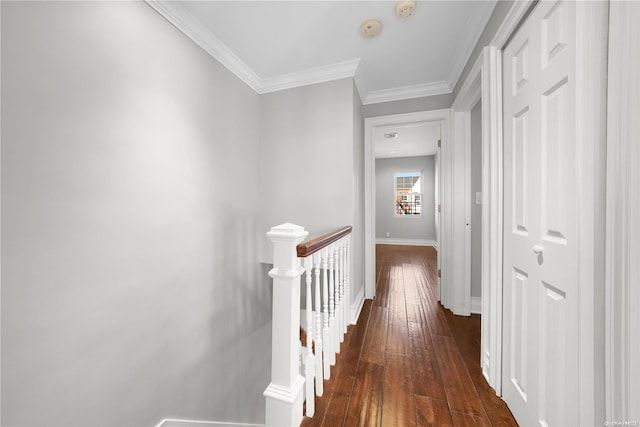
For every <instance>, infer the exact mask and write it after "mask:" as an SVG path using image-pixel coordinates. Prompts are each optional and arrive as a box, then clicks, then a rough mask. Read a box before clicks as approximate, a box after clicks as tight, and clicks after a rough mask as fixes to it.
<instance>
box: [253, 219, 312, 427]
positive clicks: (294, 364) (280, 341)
mask: <svg viewBox="0 0 640 427" xmlns="http://www.w3.org/2000/svg"><path fill="white" fill-rule="evenodd" d="M308 234H309V233H308V232H306V231H305V230H304V228H303V227H300V226H298V225H294V224H282V225H278V226H276V227H273V228H272V229H271V231H269V232H268V233H267V237H268V238H269V240H271V242H272V243H273V269H272V270H271V271H270V272H269V276H271V277H272V278H273V324H272V349H271V383H270V384H269V386H268V387H267V388H266V390H265V391H264V393H263V394H264V396H265V398H266V418H265V425H266V427H290V426H291V427H293V426H299V425H300V422H301V421H302V399H303V393H302V391H303V389H302V387H303V385H304V378H303V377H302V376H301V375H300V374H299V369H298V355H299V349H300V342H299V336H300V334H299V327H300V276H301V275H302V272H303V271H304V268H303V267H302V266H301V265H300V260H299V259H298V257H297V254H296V246H297V245H298V243H301V242H302V241H303V240H304V239H305V238H306V237H307V235H308ZM311 398H313V396H311Z"/></svg>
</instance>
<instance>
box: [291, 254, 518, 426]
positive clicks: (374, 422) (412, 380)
mask: <svg viewBox="0 0 640 427" xmlns="http://www.w3.org/2000/svg"><path fill="white" fill-rule="evenodd" d="M436 256H437V254H436V251H435V250H434V249H433V248H431V247H420V246H396V245H377V247H376V260H377V263H376V269H377V271H376V277H377V290H376V294H377V296H376V299H375V300H373V301H371V300H367V301H365V304H364V307H363V309H362V312H361V314H360V317H359V319H358V323H357V324H356V325H352V326H349V331H348V333H347V335H346V336H345V341H344V343H342V345H341V352H340V354H339V355H338V356H337V363H336V366H335V367H332V369H331V380H329V381H326V380H325V382H324V395H323V397H322V398H316V414H315V416H314V418H312V419H311V418H304V420H303V422H302V424H301V425H302V426H305V427H306V426H329V427H334V426H341V425H342V426H345V427H351V426H382V427H405V426H513V425H517V424H516V422H515V420H514V419H513V417H512V415H511V412H509V409H508V408H507V407H506V405H505V404H504V402H503V401H502V400H501V399H500V398H499V397H497V396H496V395H495V392H494V391H493V390H492V389H491V388H490V387H489V386H488V385H487V383H486V381H485V379H484V377H483V376H482V373H481V370H480V363H479V360H480V316H478V315H473V316H471V317H459V316H453V315H452V314H451V312H449V311H448V310H445V309H444V308H442V306H440V304H439V303H438V301H437V294H436V292H437V289H436V268H437V267H436V265H437V264H436Z"/></svg>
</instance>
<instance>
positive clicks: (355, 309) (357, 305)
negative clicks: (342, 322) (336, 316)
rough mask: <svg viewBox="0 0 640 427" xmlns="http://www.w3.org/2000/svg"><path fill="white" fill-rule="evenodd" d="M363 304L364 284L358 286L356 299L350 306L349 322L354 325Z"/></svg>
mask: <svg viewBox="0 0 640 427" xmlns="http://www.w3.org/2000/svg"><path fill="white" fill-rule="evenodd" d="M363 305H364V286H363V287H362V288H360V292H358V295H356V299H355V301H354V302H353V305H352V306H351V319H350V320H349V322H350V323H351V324H352V325H355V324H356V323H357V322H358V317H360V312H361V311H362V306H363Z"/></svg>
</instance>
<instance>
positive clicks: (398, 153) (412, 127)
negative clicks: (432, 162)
mask: <svg viewBox="0 0 640 427" xmlns="http://www.w3.org/2000/svg"><path fill="white" fill-rule="evenodd" d="M389 134H391V135H392V134H396V136H395V137H394V138H389V137H385V135H387V136H389ZM439 139H440V124H438V123H433V122H418V123H409V124H402V125H389V126H376V127H374V128H373V143H374V146H375V157H376V159H386V158H392V157H414V156H433V155H434V154H436V151H438V140H439Z"/></svg>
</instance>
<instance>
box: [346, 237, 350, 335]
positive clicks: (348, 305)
mask: <svg viewBox="0 0 640 427" xmlns="http://www.w3.org/2000/svg"><path fill="white" fill-rule="evenodd" d="M346 240H347V262H346V272H347V274H346V279H345V285H346V286H345V291H344V295H345V301H347V313H348V315H347V325H346V326H348V325H349V324H350V323H351V235H348V236H347V239H346Z"/></svg>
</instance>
